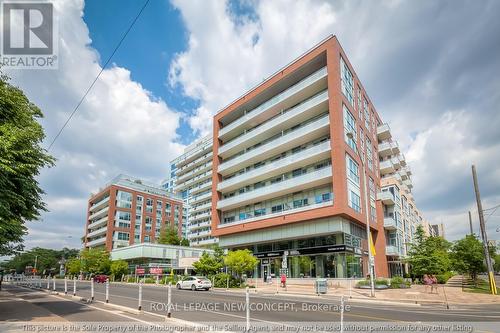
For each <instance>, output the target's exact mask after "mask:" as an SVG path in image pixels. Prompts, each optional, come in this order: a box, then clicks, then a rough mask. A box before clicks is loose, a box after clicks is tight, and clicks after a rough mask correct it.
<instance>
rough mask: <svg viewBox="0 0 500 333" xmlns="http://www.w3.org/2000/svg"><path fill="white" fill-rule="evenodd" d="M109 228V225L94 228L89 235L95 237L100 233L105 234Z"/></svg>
mask: <svg viewBox="0 0 500 333" xmlns="http://www.w3.org/2000/svg"><path fill="white" fill-rule="evenodd" d="M107 230H108V227H107V226H106V227H104V228H100V229H97V230H94V231H92V232H90V233H88V234H87V237H95V236H99V235H102V234H105V233H106V231H107Z"/></svg>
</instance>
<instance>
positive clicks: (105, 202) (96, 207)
mask: <svg viewBox="0 0 500 333" xmlns="http://www.w3.org/2000/svg"><path fill="white" fill-rule="evenodd" d="M108 202H109V196H108V197H106V198H104V199H102V200H101V201H99V202H96V203H95V204H93V205H92V206H91V207H90V209H89V211H90V212H95V211H96V210H98V209H99V208H102V207H103V206H104V204H107V203H108Z"/></svg>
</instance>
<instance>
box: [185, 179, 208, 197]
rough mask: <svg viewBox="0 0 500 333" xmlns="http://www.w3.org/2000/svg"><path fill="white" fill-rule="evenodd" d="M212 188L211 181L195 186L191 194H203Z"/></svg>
mask: <svg viewBox="0 0 500 333" xmlns="http://www.w3.org/2000/svg"><path fill="white" fill-rule="evenodd" d="M211 188H212V181H211V180H210V181H209V182H206V183H203V184H199V185H196V186H193V187H192V188H191V190H190V192H191V194H192V195H195V194H196V193H199V192H203V191H206V190H208V189H211Z"/></svg>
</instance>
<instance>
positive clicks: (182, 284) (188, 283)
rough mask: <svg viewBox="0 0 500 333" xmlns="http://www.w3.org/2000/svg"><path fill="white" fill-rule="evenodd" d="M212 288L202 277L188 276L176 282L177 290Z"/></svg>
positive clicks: (208, 281)
mask: <svg viewBox="0 0 500 333" xmlns="http://www.w3.org/2000/svg"><path fill="white" fill-rule="evenodd" d="M210 288H212V282H210V280H209V279H207V278H206V277H204V276H188V277H186V278H184V279H182V280H181V281H179V282H177V289H191V290H193V291H195V290H199V289H204V290H209V289H210Z"/></svg>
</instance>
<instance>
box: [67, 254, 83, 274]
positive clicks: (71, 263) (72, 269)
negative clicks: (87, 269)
mask: <svg viewBox="0 0 500 333" xmlns="http://www.w3.org/2000/svg"><path fill="white" fill-rule="evenodd" d="M82 270H83V269H82V265H81V262H80V259H78V258H73V259H70V260H68V261H67V262H66V273H68V274H71V275H77V274H79V273H80V271H82Z"/></svg>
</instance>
